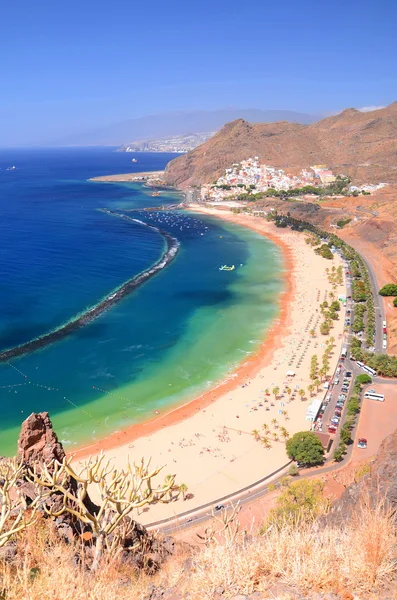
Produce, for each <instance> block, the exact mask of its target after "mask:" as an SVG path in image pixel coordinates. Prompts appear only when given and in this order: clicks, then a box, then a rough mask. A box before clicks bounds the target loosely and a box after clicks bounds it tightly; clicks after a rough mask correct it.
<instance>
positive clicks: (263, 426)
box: [262, 423, 270, 433]
mask: <svg viewBox="0 0 397 600" xmlns="http://www.w3.org/2000/svg"><path fill="white" fill-rule="evenodd" d="M262 429H263V431H264V432H265V433H267V432H268V431H270V429H269V425H268V424H267V423H263V425H262Z"/></svg>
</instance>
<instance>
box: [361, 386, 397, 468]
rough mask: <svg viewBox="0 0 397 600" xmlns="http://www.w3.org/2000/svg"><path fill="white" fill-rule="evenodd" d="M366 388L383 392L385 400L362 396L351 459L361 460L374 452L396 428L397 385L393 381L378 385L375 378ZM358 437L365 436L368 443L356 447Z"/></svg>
mask: <svg viewBox="0 0 397 600" xmlns="http://www.w3.org/2000/svg"><path fill="white" fill-rule="evenodd" d="M368 388H371V389H374V390H375V391H376V393H378V394H383V395H384V396H385V401H384V402H376V401H375V400H368V399H366V398H363V400H362V405H361V414H360V418H359V423H358V430H357V434H356V436H355V438H356V439H355V442H354V449H353V453H352V460H363V459H365V458H369V457H370V456H373V455H374V454H376V452H377V451H378V449H379V446H380V445H381V443H382V441H383V440H384V439H385V437H387V436H388V435H390V434H391V433H393V432H394V431H395V430H396V429H397V385H396V384H395V383H394V385H393V383H382V384H380V385H379V384H377V383H376V378H375V379H374V380H373V383H372V384H371V385H369V386H368ZM363 396H364V394H363ZM359 438H366V440H367V442H368V445H367V447H366V448H365V449H360V448H358V447H357V440H358V439H359Z"/></svg>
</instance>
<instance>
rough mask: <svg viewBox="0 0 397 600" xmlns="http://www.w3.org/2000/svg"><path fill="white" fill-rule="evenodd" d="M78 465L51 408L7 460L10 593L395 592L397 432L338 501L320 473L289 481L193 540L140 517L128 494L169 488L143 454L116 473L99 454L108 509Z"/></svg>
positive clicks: (71, 598) (257, 596) (1, 516)
mask: <svg viewBox="0 0 397 600" xmlns="http://www.w3.org/2000/svg"><path fill="white" fill-rule="evenodd" d="M33 432H34V433H33ZM69 464H70V462H69V461H68V459H67V458H66V457H65V455H64V452H63V448H62V445H61V444H60V443H59V441H58V439H57V437H56V435H55V433H54V432H53V430H52V426H51V421H50V420H49V417H48V415H47V414H46V413H40V414H38V415H31V416H30V417H29V418H28V419H27V420H26V421H25V422H24V423H23V427H22V432H21V436H20V439H19V443H18V457H17V460H16V461H12V460H9V459H8V460H6V459H2V460H0V499H1V500H0V509H1V510H0V598H1V599H2V600H3V599H4V600H17V599H18V600H20V599H24V600H25V599H26V600H116V599H117V600H133V599H134V600H135V599H142V600H156V599H158V600H160V599H162V600H215V599H217V600H219V599H220V598H224V599H225V600H227V599H231V598H234V600H237V599H238V600H246V599H249V600H262V599H273V600H274V599H275V598H278V599H280V600H297V599H300V600H304V599H305V598H307V599H312V600H329V599H330V598H332V600H348V599H349V600H352V599H353V598H354V597H358V598H360V599H370V598H371V599H373V600H375V598H376V599H377V600H378V599H385V600H386V598H391V597H393V596H392V593H393V590H395V589H396V587H397V528H396V519H395V511H396V506H397V496H396V495H395V490H396V484H395V470H396V464H397V432H396V433H395V434H393V435H392V436H389V438H388V439H387V440H385V442H384V443H383V444H382V447H381V449H380V451H379V454H378V456H377V458H376V460H375V461H374V463H373V465H372V467H370V468H366V469H361V470H360V472H358V471H357V473H356V475H355V476H354V478H353V479H351V477H350V475H349V480H350V481H353V482H354V483H353V484H352V485H351V486H350V487H347V489H346V491H345V493H344V495H343V496H342V498H341V499H340V500H339V501H337V503H336V504H335V505H334V506H330V501H329V499H327V498H325V496H324V495H323V487H324V484H323V482H322V481H320V480H316V479H301V480H298V481H297V482H295V481H293V482H292V480H291V479H288V478H287V480H285V478H284V480H282V482H281V493H280V495H279V497H278V499H277V502H276V505H275V507H274V508H273V509H272V510H271V511H270V512H269V514H268V515H264V517H263V519H259V520H257V521H252V523H251V524H250V525H248V526H245V527H242V526H241V524H240V523H239V514H238V513H239V510H238V506H236V507H234V508H233V509H229V510H228V511H222V513H218V514H217V516H215V515H214V516H213V518H212V519H209V521H208V522H207V523H206V524H205V527H204V528H203V529H202V530H201V533H200V534H199V535H196V536H195V537H194V539H193V538H191V539H190V540H189V543H186V542H183V541H180V540H178V536H176V537H175V538H170V537H164V536H162V535H161V534H160V533H158V532H157V533H154V534H153V533H152V534H150V533H148V532H147V531H146V530H145V528H144V527H142V526H141V525H139V524H138V523H136V522H135V521H132V520H131V517H130V516H129V515H130V511H129V507H130V506H131V503H132V504H134V506H135V508H136V505H137V504H140V503H142V502H143V504H142V505H144V504H145V503H147V502H153V501H155V497H154V495H153V494H154V493H155V494H160V497H161V499H166V496H167V491H168V490H169V489H170V485H171V482H170V480H168V481H166V483H165V485H163V486H162V487H160V488H157V490H158V491H155V488H152V486H151V484H150V482H149V487H148V488H146V484H145V486H142V482H143V481H144V480H145V479H142V478H145V477H146V475H145V473H146V470H145V467H144V465H145V464H146V463H145V461H142V462H141V465H142V467H138V471H136V470H133V471H132V472H129V471H128V470H127V471H125V472H124V473H122V474H120V473H119V474H117V473H115V475H114V477H113V478H111V479H110V480H108V481H105V479H104V478H103V477H102V475H101V474H100V473H101V471H100V470H99V471H98V469H96V467H95V465H98V459H95V460H94V461H91V462H90V465H91V466H89V467H87V469H88V470H86V473H91V476H90V480H92V482H93V483H95V482H96V480H98V481H97V483H98V485H99V487H100V489H102V490H103V491H105V492H106V493H105V494H104V495H103V497H102V500H101V505H102V506H105V510H104V511H103V509H101V505H98V506H97V505H95V504H94V503H93V502H92V501H91V500H90V498H89V496H88V494H87V487H86V484H85V481H86V476H80V477H78V478H76V475H75V473H74V472H73V470H72V469H70V468H67V469H66V472H65V468H64V466H65V465H66V466H67V465H69ZM99 464H101V463H99ZM155 473H158V470H155ZM13 475H15V477H14V476H13ZM120 476H121V477H122V479H121V480H120ZM146 480H147V478H146ZM112 481H113V483H112ZM120 482H121V487H120ZM131 483H132V485H133V486H134V488H133V489H134V490H135V491H134V492H133V493H132V495H131V494H129V491H128V490H131ZM43 484H44V485H43ZM127 484H128V485H127ZM126 486H127V487H126ZM146 489H147V490H148V492H146V491H145V490H146ZM65 490H66V492H67V493H66V494H65ZM115 494H116V496H117V498H118V500H117V502H116V503H113V501H112V498H115V497H116V496H115ZM142 494H143V495H142ZM135 512H136V510H135ZM117 515H121V517H120V519H118V517H117ZM135 516H136V515H135V513H134V517H135ZM115 517H116V520H115ZM116 521H117V527H116V528H114V529H113V530H112V529H111V528H109V527H108V526H109V525H110V524H111V523H116ZM97 525H99V527H98V526H97ZM131 526H132V527H131ZM101 540H102V542H103V543H102V542H101ZM98 549H100V552H99V553H98ZM329 594H332V595H329Z"/></svg>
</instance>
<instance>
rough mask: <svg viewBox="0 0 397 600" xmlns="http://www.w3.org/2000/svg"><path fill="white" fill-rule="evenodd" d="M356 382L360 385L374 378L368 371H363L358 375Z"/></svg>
mask: <svg viewBox="0 0 397 600" xmlns="http://www.w3.org/2000/svg"><path fill="white" fill-rule="evenodd" d="M356 383H359V384H360V385H362V384H365V383H372V378H371V377H370V376H369V375H367V374H366V373H363V374H362V375H358V376H357V377H356Z"/></svg>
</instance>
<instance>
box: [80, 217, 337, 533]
mask: <svg viewBox="0 0 397 600" xmlns="http://www.w3.org/2000/svg"><path fill="white" fill-rule="evenodd" d="M194 210H198V211H201V212H205V213H206V214H211V215H215V216H217V217H218V218H222V219H227V220H230V221H233V222H234V223H237V224H239V225H242V226H245V227H250V228H252V229H253V230H255V231H257V232H259V233H261V234H263V235H265V236H267V237H269V238H270V239H271V240H273V241H274V242H276V243H277V244H278V245H279V246H280V247H281V248H282V249H283V252H284V257H285V269H286V272H285V274H286V280H287V284H288V285H287V289H286V291H285V292H284V294H283V295H282V297H281V299H280V312H279V316H278V319H277V322H275V323H274V326H273V327H272V328H271V330H270V331H269V332H268V333H267V335H266V338H265V340H264V341H263V343H262V345H261V347H260V348H259V350H258V352H257V354H256V355H255V356H253V357H250V358H249V359H247V360H246V361H245V362H244V363H243V364H242V365H241V367H240V368H239V369H238V370H237V371H236V372H234V373H229V374H228V376H227V377H226V378H225V380H224V381H223V382H221V383H220V385H218V386H217V388H216V389H213V390H210V391H209V392H206V393H204V394H203V395H202V396H200V397H199V398H196V399H194V400H192V402H190V403H189V404H186V405H184V406H182V407H179V408H177V409H175V410H173V411H170V412H169V413H168V414H167V415H162V416H160V417H159V418H157V419H154V420H152V421H150V422H148V423H144V424H142V425H135V426H131V427H130V428H127V429H126V430H125V431H123V432H117V433H115V434H114V435H112V436H109V437H108V438H106V439H104V440H102V441H101V442H99V443H96V444H93V445H92V446H90V447H86V448H82V449H81V450H80V451H79V452H78V453H77V455H76V461H78V462H82V461H84V459H85V458H86V457H87V456H88V455H89V454H95V453H97V452H99V451H101V450H103V451H104V452H105V454H106V456H107V457H108V458H110V459H111V460H112V463H113V464H114V465H115V466H116V467H119V468H122V467H123V466H125V464H126V462H127V460H128V457H129V459H130V460H131V461H133V460H136V461H139V460H140V458H141V457H142V456H144V457H146V458H148V457H152V465H153V466H161V465H165V467H164V470H163V476H166V475H167V474H176V482H177V483H178V484H181V483H184V484H186V485H187V487H188V493H190V494H192V495H193V497H192V498H191V499H188V500H183V499H182V495H180V497H179V499H178V500H176V501H173V502H170V503H167V504H159V505H154V506H151V507H150V508H147V509H145V512H143V514H141V515H139V520H140V521H141V522H142V523H144V524H145V523H150V522H153V521H156V520H159V519H163V518H167V517H171V516H173V515H176V514H178V513H181V512H184V511H187V510H190V509H193V508H195V507H198V506H200V505H202V504H205V503H207V502H212V501H215V500H217V499H218V498H221V497H222V496H225V495H227V494H230V493H234V492H236V491H238V490H239V489H241V488H243V487H245V486H247V485H250V484H252V483H254V482H255V481H258V480H260V479H262V478H263V477H265V476H266V475H268V474H270V473H272V472H274V471H275V470H277V469H278V468H280V467H282V466H283V465H284V464H286V463H287V461H288V458H287V455H286V452H285V442H284V439H283V438H284V436H283V428H285V429H286V430H287V432H288V433H289V435H293V434H294V433H296V432H297V431H301V430H308V429H310V425H311V423H310V421H308V420H306V411H307V408H308V405H309V404H310V402H311V401H312V400H313V399H314V398H322V397H323V396H324V395H325V390H324V389H323V388H322V387H321V389H319V391H318V393H317V394H314V395H313V397H310V394H309V393H308V391H307V387H308V385H309V384H310V383H312V382H311V380H310V379H309V371H310V359H311V357H312V355H313V354H317V355H318V358H319V361H320V362H321V356H322V354H323V353H324V350H325V345H326V341H327V340H328V339H329V337H330V336H332V337H334V338H335V348H334V352H333V355H332V357H331V360H330V373H333V371H334V369H335V367H336V364H337V361H338V357H339V351H340V347H341V345H342V340H343V328H344V312H343V308H342V310H341V313H340V319H339V320H338V321H335V322H334V327H333V329H332V330H331V333H330V335H329V336H325V335H321V334H320V333H319V331H318V327H319V325H320V323H321V320H322V319H321V313H320V303H321V302H323V301H324V300H326V299H328V300H329V296H328V295H327V294H329V292H330V291H331V289H332V288H331V284H330V283H329V282H328V276H327V272H326V269H327V268H329V267H331V266H333V265H335V266H338V265H339V264H341V259H340V258H339V256H337V255H335V257H334V260H333V261H332V263H331V261H327V260H325V259H324V258H322V257H320V256H318V255H316V254H315V253H314V252H313V249H312V248H311V246H309V245H307V244H306V243H305V237H306V236H305V234H302V233H298V232H295V231H291V230H290V229H276V228H275V227H274V225H273V224H271V223H268V222H267V221H265V220H264V219H262V218H259V217H254V216H251V215H237V214H233V213H231V212H230V211H228V210H216V209H211V208H206V207H201V206H200V207H194ZM339 293H342V294H344V293H345V287H344V285H343V286H339V287H338V288H337V290H336V291H335V294H336V295H338V294H339ZM313 328H316V331H317V334H316V337H313V336H312V335H311V334H310V331H311V330H312V329H313ZM289 371H293V372H294V376H288V375H287V373H288V372H289ZM274 388H279V392H278V393H277V394H274V393H273V389H274ZM300 389H304V390H305V392H306V395H305V397H304V399H302V398H301V396H300V395H299V390H300ZM267 390H268V391H267ZM289 390H291V391H289ZM254 430H259V432H260V435H261V437H265V438H267V440H268V443H269V447H268V448H266V447H265V446H264V444H263V443H261V442H260V441H256V440H255V436H254V435H253V434H252V432H253V431H254Z"/></svg>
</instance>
